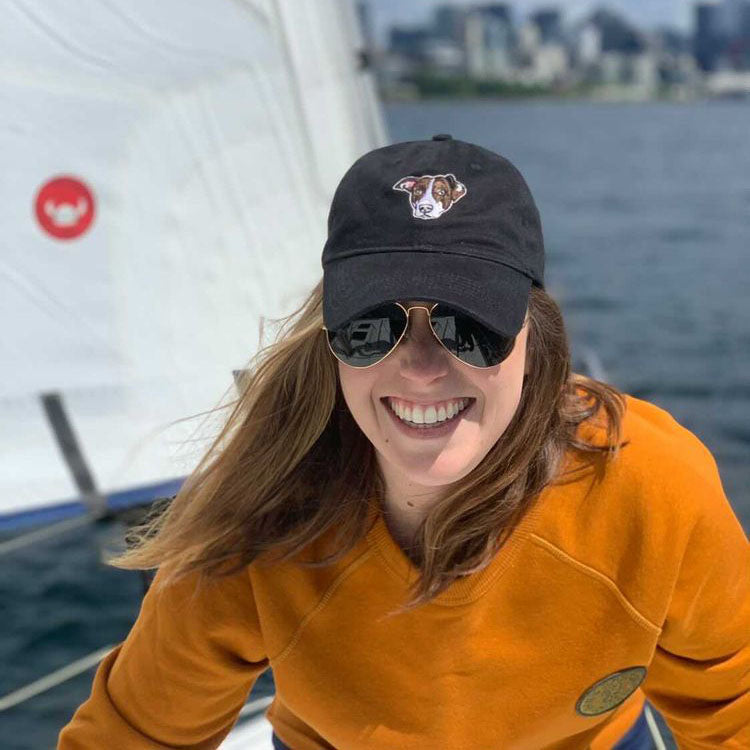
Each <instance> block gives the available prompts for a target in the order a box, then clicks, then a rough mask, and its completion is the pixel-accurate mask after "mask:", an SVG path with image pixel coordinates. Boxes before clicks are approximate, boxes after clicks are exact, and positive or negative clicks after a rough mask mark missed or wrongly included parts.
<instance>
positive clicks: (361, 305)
mask: <svg viewBox="0 0 750 750" xmlns="http://www.w3.org/2000/svg"><path fill="white" fill-rule="evenodd" d="M531 283H532V281H531V278H530V277H529V276H526V274H524V273H521V272H520V271H517V270H515V269H514V268H511V267H510V266H506V265H503V264H501V263H493V262H492V261H488V260H483V259H481V258H475V257H467V256H466V255H457V254H452V253H444V252H425V251H404V250H399V251H377V252H373V253H367V254H362V255H353V256H350V257H348V258H341V259H339V260H335V261H332V262H331V263H328V264H327V265H326V266H325V267H324V274H323V321H324V323H325V325H326V328H328V329H329V330H335V329H336V328H339V327H340V326H342V325H343V324H344V323H346V322H348V321H349V320H351V319H352V318H354V317H356V316H357V315H358V314H359V313H362V312H364V311H365V310H368V309H369V308H371V307H375V306H376V305H379V304H381V303H383V302H393V301H396V300H399V301H404V300H415V299H424V300H434V301H436V302H443V303H444V304H447V305H453V306H454V307H457V308H458V309H459V310H462V311H463V312H465V313H467V314H468V315H471V316H473V317H475V318H477V319H478V320H480V321H481V322H482V323H484V324H485V325H486V326H488V327H489V328H491V329H492V330H493V331H495V332H496V333H500V334H502V335H505V336H515V335H517V334H518V332H519V331H520V330H521V327H522V326H523V321H524V318H525V315H526V308H527V306H528V300H529V290H530V289H531Z"/></svg>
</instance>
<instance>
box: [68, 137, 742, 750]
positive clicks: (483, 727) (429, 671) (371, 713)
mask: <svg viewBox="0 0 750 750" xmlns="http://www.w3.org/2000/svg"><path fill="white" fill-rule="evenodd" d="M328 230H329V232H328V240H327V242H326V246H325V248H324V250H323V259H322V260H323V269H324V273H323V280H322V283H321V284H318V286H317V287H316V288H315V289H314V290H313V291H312V293H311V294H310V296H309V298H308V299H307V301H306V302H305V304H304V305H303V306H302V307H301V308H300V309H299V310H297V311H295V313H293V315H291V316H290V317H289V319H287V321H286V327H285V328H284V329H282V331H281V335H280V336H279V337H278V338H277V340H276V341H275V343H274V344H273V345H271V346H269V347H267V348H266V349H264V350H262V351H261V353H260V360H259V362H258V363H257V366H256V367H254V368H253V369H251V371H250V374H249V375H248V377H247V380H246V382H245V383H244V384H243V386H242V392H241V396H240V398H239V399H238V401H237V403H236V404H235V406H234V409H233V410H232V413H231V415H230V417H229V419H228V420H227V423H226V425H225V427H224V429H223V430H222V432H221V434H220V435H219V436H218V437H217V438H216V440H215V442H214V444H213V445H212V446H211V449H210V450H209V451H208V452H207V454H206V456H205V457H204V458H203V460H202V461H201V463H200V464H199V466H198V467H197V468H196V469H195V471H194V472H193V473H192V474H191V475H190V477H188V479H187V480H186V482H185V484H184V485H183V487H182V489H181V490H180V492H179V493H178V494H177V496H176V497H175V498H174V500H173V501H172V502H171V504H170V505H169V506H168V507H167V508H166V509H165V510H164V512H162V513H161V514H159V515H157V516H156V517H155V518H153V519H151V520H150V521H149V522H148V523H147V524H146V525H144V527H143V528H142V529H141V534H140V536H139V538H138V540H137V544H134V545H133V547H132V549H130V550H129V551H128V552H127V553H125V554H124V555H122V556H120V557H118V558H115V559H113V560H112V561H111V563H112V564H114V565H116V566H118V567H121V568H127V569H146V568H158V572H157V575H156V577H155V579H154V583H153V585H152V586H151V588H150V590H149V591H148V593H147V594H146V596H145V597H144V601H143V604H142V608H141V612H140V614H139V616H138V619H137V621H136V622H135V624H134V626H133V628H132V630H131V632H130V633H129V635H128V637H127V638H126V639H125V641H124V642H123V643H121V644H120V645H118V646H117V647H116V648H115V649H114V650H113V651H112V652H111V653H110V654H109V655H108V656H107V657H106V658H105V659H104V660H103V661H102V663H101V664H100V666H99V669H98V671H97V673H96V676H95V678H94V683H93V688H92V693H91V696H90V698H89V699H88V700H87V701H86V702H85V703H84V704H83V705H82V706H80V707H79V709H78V710H77V711H76V713H75V715H74V716H73V718H72V720H71V722H70V723H69V724H68V725H67V726H66V727H65V728H64V729H63V731H62V732H61V734H60V742H59V746H58V747H59V748H61V750H73V749H74V748H76V749H78V748H99V747H117V748H131V747H132V748H140V747H148V748H171V747H181V748H193V749H197V748H201V749H203V748H214V747H216V746H217V745H218V744H219V743H220V742H221V740H222V739H223V738H224V737H225V736H226V734H227V733H228V732H229V731H230V729H231V727H232V726H233V724H234V722H235V720H236V718H237V714H238V712H239V710H240V708H241V707H242V705H243V703H244V701H245V700H246V697H247V694H248V691H249V690H250V689H251V687H252V686H253V684H254V682H255V680H256V679H257V677H258V675H259V674H260V673H261V672H263V671H264V670H265V669H267V668H268V667H269V666H270V667H271V668H272V669H273V672H274V679H275V684H276V698H275V700H274V702H273V704H272V705H271V706H270V707H269V709H268V711H267V714H266V715H267V717H268V718H269V720H270V721H271V723H272V724H273V727H274V730H275V734H274V746H275V747H276V748H284V747H290V748H294V750H312V749H318V748H346V750H349V749H350V748H356V749H360V748H362V749H368V750H369V749H370V748H404V749H406V748H415V749H416V748H419V749H423V748H452V749H453V748H456V749H464V748H465V749H466V750H470V749H472V750H473V749H474V748H476V749H477V750H479V749H482V750H484V749H486V748H504V749H507V748H529V749H532V750H536V749H537V748H550V749H551V748H555V750H574V749H575V750H583V748H590V749H591V750H603V749H604V748H612V747H617V748H645V747H651V746H652V745H651V740H650V737H651V732H650V731H649V727H648V725H647V719H650V722H653V716H652V714H649V713H648V706H647V702H646V701H647V699H648V700H649V701H651V702H653V705H654V706H655V707H656V708H657V709H658V710H659V711H661V712H662V714H663V716H664V718H665V719H666V721H667V722H668V723H669V725H670V727H671V728H672V730H673V732H674V735H675V737H676V739H677V741H678V742H679V743H680V747H681V748H683V747H684V748H696V749H697V748H709V747H727V748H740V747H750V581H749V579H748V576H749V572H748V571H750V550H749V548H748V543H747V539H746V537H745V535H744V532H743V530H742V527H741V526H740V524H739V521H738V520H737V518H736V516H735V515H734V513H733V511H732V508H731V506H730V504H729V502H728V500H727V498H726V497H725V495H724V492H723V489H722V486H721V481H720V478H719V473H718V470H717V467H716V463H715V461H714V460H713V458H712V456H711V454H710V453H709V451H708V450H707V448H706V447H705V446H704V445H703V444H702V443H701V442H700V440H699V439H698V438H697V437H696V436H695V435H693V434H692V433H691V432H689V431H688V430H687V429H685V428H684V427H682V426H681V425H679V424H678V423H677V422H676V421H675V420H674V419H673V418H672V417H671V416H670V415H669V414H668V413H667V412H666V411H664V410H663V409H660V408H659V407H657V406H655V405H653V404H650V403H648V402H646V401H643V400H640V399H637V398H633V397H632V396H629V395H627V394H622V393H620V392H618V391H617V390H616V389H615V388H614V387H612V386H611V385H607V384H605V383H602V382H598V381H596V380H592V379H590V378H587V377H583V376H581V375H578V374H575V373H571V372H570V364H569V362H570V359H569V353H568V343H567V338H566V333H565V328H564V325H563V321H562V318H561V316H560V311H559V308H558V307H557V305H556V304H555V302H554V301H553V300H552V299H551V298H550V297H549V296H548V295H547V294H546V292H545V291H544V278H543V270H544V247H543V239H542V231H541V224H540V220H539V214H538V211H537V209H536V206H535V204H534V200H533V198H532V196H531V193H530V191H529V189H528V186H527V185H526V182H525V181H524V179H523V177H522V176H521V174H520V173H519V172H518V170H517V169H516V168H515V167H514V166H513V165H512V164H511V163H510V162H508V161H507V160H506V159H504V158H503V157H501V156H499V155H497V154H494V153H492V152H490V151H487V150H486V149H483V148H480V147H479V146H476V145H473V144H469V143H465V142H462V141H458V140H454V139H452V138H451V137H450V136H447V135H438V136H435V137H434V138H433V139H432V140H428V141H416V142H408V143H399V144H395V145H391V146H388V147H385V148H381V149H377V150H375V151H372V152H370V153H368V154H365V155H364V156H363V157H361V158H360V159H359V160H357V162H355V164H354V165H353V166H352V167H351V168H350V169H349V171H348V172H347V173H346V175H345V176H344V177H343V179H342V181H341V183H340V184H339V186H338V188H337V191H336V194H335V196H334V199H333V202H332V205H331V212H330V215H329V221H328Z"/></svg>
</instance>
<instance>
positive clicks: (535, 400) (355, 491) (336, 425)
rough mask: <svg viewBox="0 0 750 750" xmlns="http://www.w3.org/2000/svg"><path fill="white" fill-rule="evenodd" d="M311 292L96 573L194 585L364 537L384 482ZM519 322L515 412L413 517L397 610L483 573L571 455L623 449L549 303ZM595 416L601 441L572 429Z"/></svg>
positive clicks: (615, 408)
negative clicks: (520, 365)
mask: <svg viewBox="0 0 750 750" xmlns="http://www.w3.org/2000/svg"><path fill="white" fill-rule="evenodd" d="M322 289H323V283H322V280H321V281H320V282H319V283H318V284H317V285H316V286H315V288H314V289H313V290H312V292H311V293H310V295H309V296H308V297H307V299H306V300H305V301H304V303H303V304H302V305H301V306H300V307H299V308H298V309H297V310H295V311H294V312H292V313H291V314H290V315H289V316H287V317H286V318H282V319H280V321H281V327H280V329H279V331H278V333H277V335H276V337H275V339H274V341H273V342H272V343H271V344H269V345H266V346H261V347H260V348H259V350H258V352H257V353H256V354H255V355H254V357H253V358H252V359H251V360H250V364H249V365H248V367H247V368H246V370H245V371H244V376H243V378H242V379H241V380H240V383H239V385H238V391H239V397H238V398H236V399H234V400H233V401H231V403H229V404H228V405H226V406H223V407H217V408H220V409H221V408H226V409H231V411H230V413H229V416H228V417H227V418H226V420H225V421H224V422H223V425H222V427H221V429H220V432H219V434H218V435H217V436H216V437H215V438H214V439H213V442H212V443H211V446H210V447H209V449H208V450H207V451H206V452H205V454H204V455H203V457H202V458H201V460H200V461H199V463H198V465H197V466H196V468H195V469H194V470H193V471H192V472H191V474H190V475H189V476H188V477H187V478H186V480H185V482H184V483H183V485H182V487H181V489H180V490H179V492H178V493H177V495H176V496H175V497H174V498H173V499H172V500H171V501H169V502H161V503H155V504H154V506H153V507H152V512H151V514H150V515H149V516H148V517H147V518H146V519H145V521H144V522H143V523H142V524H140V525H139V526H137V527H136V528H135V529H133V530H131V532H130V534H129V535H128V538H127V541H128V542H129V549H127V550H126V551H125V552H124V553H121V554H118V555H115V556H113V557H110V558H109V559H108V560H107V562H108V564H110V565H112V566H115V567H118V568H124V569H133V570H137V569H150V568H156V567H160V568H164V569H165V571H164V574H163V575H162V576H160V579H161V585H162V586H165V585H167V584H169V583H170V582H172V581H176V580H178V579H179V578H182V577H183V576H185V575H187V574H189V573H192V572H196V571H198V572H200V574H201V575H200V578H201V580H203V579H204V576H205V577H207V578H211V577H213V578H219V577H222V576H225V575H231V574H232V573H236V572H237V571H239V570H240V569H241V568H243V567H244V566H246V565H249V564H250V563H252V562H253V561H254V560H256V558H257V559H258V564H259V565H260V564H274V563H276V562H280V561H287V560H290V559H292V558H296V557H297V556H298V553H300V552H301V551H302V550H303V548H305V547H306V546H307V545H308V544H310V543H311V542H313V541H315V540H317V539H319V538H321V537H322V536H323V535H324V534H326V533H327V532H328V531H329V530H331V532H332V534H335V535H334V536H333V537H332V538H333V543H332V548H331V550H332V551H331V553H330V554H328V555H324V556H322V557H319V558H317V559H314V560H305V561H299V560H296V562H297V563H298V564H299V565H302V566H304V567H320V566H322V565H330V564H332V563H334V562H336V561H338V560H340V559H341V558H342V557H343V556H344V555H346V554H347V553H348V552H349V551H350V550H352V549H353V548H354V547H355V546H356V545H357V543H358V542H359V541H360V540H361V539H362V538H363V536H364V535H365V534H366V533H367V532H368V531H369V529H370V528H371V521H372V514H371V513H369V510H371V503H379V502H380V500H381V498H382V497H383V492H384V484H383V478H382V475H381V473H380V470H379V467H378V465H377V462H376V460H375V451H374V448H373V446H372V444H371V443H370V441H369V440H368V438H367V437H366V436H365V435H364V433H363V432H362V431H361V430H360V428H359V426H358V425H357V423H356V422H355V421H354V418H353V417H352V415H351V413H350V412H349V409H348V407H347V405H346V402H345V401H344V398H343V394H342V391H341V387H340V384H339V379H338V366H337V362H336V360H335V359H334V357H333V356H332V354H331V352H330V351H329V349H328V346H327V343H326V340H325V335H326V334H325V331H323V330H322V328H321V327H322V325H323V317H322ZM528 317H529V333H528V340H527V375H526V378H525V381H524V386H523V391H522V396H521V401H520V403H519V405H518V408H517V410H516V413H515V415H514V417H513V419H512V421H511V423H510V424H509V425H508V427H507V429H506V430H505V432H504V433H503V435H502V436H501V438H500V439H499V440H498V441H497V442H496V444H495V445H494V446H493V447H492V448H491V449H490V451H489V452H488V453H487V455H486V456H485V457H484V459H483V460H482V461H481V462H480V463H479V465H478V466H476V467H475V469H474V470H473V471H471V472H470V473H469V474H468V475H467V476H465V477H463V478H462V479H461V480H459V481H456V482H455V483H453V484H452V485H450V486H449V487H448V488H447V490H446V494H445V495H444V497H442V498H441V501H440V502H439V503H437V504H436V505H435V506H433V507H432V508H431V509H430V510H429V512H428V513H427V515H426V517H425V518H424V519H423V521H422V523H421V525H420V526H419V528H418V530H417V532H416V534H415V562H416V564H417V566H418V568H419V570H420V574H421V575H420V577H419V578H418V579H417V580H416V581H415V582H414V584H413V586H412V587H411V590H410V594H411V599H410V600H409V601H408V602H407V603H406V604H405V605H404V606H403V607H402V608H401V609H400V610H398V611H401V612H403V611H407V610H409V609H413V608H414V607H417V606H419V605H420V604H423V603H427V602H429V601H430V600H431V599H433V598H434V597H435V596H437V595H438V594H439V593H440V592H441V591H443V590H444V589H445V588H447V587H448V586H449V585H450V584H451V582H452V581H453V580H455V579H456V578H458V577H460V576H463V575H467V574H469V573H472V572H474V571H477V570H481V569H482V568H484V567H485V566H486V565H488V564H489V562H490V561H491V560H492V558H493V557H494V555H496V554H497V552H498V551H499V550H500V549H501V548H502V546H503V545H504V544H505V542H506V540H507V539H508V537H509V536H510V534H511V533H512V531H513V529H515V527H516V526H517V525H518V523H519V522H520V520H521V519H522V518H523V516H524V515H525V513H526V512H527V511H528V510H529V509H530V507H531V505H532V504H533V503H534V501H535V500H536V499H537V498H538V496H539V494H540V492H541V490H542V489H543V488H544V487H545V486H547V485H548V484H549V483H550V482H552V481H554V480H555V479H556V478H558V477H559V476H560V475H561V469H562V468H563V464H564V457H565V456H566V455H567V454H568V452H569V451H577V452H579V454H581V453H582V454H584V455H586V456H588V457H590V458H591V460H593V461H595V462H601V461H602V460H604V461H607V460H614V458H616V456H617V454H618V452H619V449H620V448H621V447H622V445H621V444H620V437H621V420H622V415H623V414H624V410H625V400H624V397H623V394H622V393H621V392H620V391H618V390H617V389H616V388H615V387H614V386H611V385H609V384H607V383H604V382H601V381H598V380H595V379H592V378H589V377H586V376H584V375H580V374H576V373H573V372H571V369H570V368H571V366H570V354H569V345H568V338H567V333H566V330H565V326H564V323H563V318H562V314H561V312H560V308H559V307H558V305H557V303H556V302H555V301H554V300H553V299H552V297H551V296H549V294H547V293H546V292H545V291H544V290H542V289H540V288H538V287H536V286H533V287H532V289H531V293H530V296H529V309H528ZM277 322H279V321H277ZM600 409H603V412H604V414H605V415H606V419H605V423H604V426H605V428H606V437H607V441H606V442H605V444H603V445H602V444H599V443H593V442H587V441H585V440H582V439H581V435H580V434H578V431H577V427H578V425H580V424H581V423H582V422H584V421H585V420H588V419H592V422H593V418H596V416H597V415H598V413H599V412H600ZM602 456H603V458H602ZM368 518H369V519H370V522H368ZM328 536H330V535H327V536H326V539H327V538H328ZM261 555H262V556H263V557H261Z"/></svg>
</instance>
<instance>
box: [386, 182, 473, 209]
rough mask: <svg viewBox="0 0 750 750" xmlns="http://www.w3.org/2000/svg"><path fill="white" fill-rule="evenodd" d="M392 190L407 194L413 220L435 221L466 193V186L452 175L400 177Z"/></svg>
mask: <svg viewBox="0 0 750 750" xmlns="http://www.w3.org/2000/svg"><path fill="white" fill-rule="evenodd" d="M393 189H394V190H403V191H404V192H405V193H408V194H409V203H410V204H411V210H412V213H411V215H412V216H413V217H414V218H415V219H437V218H438V217H439V216H442V215H443V214H444V213H445V212H446V211H448V210H449V209H450V208H451V207H452V206H453V204H454V203H457V202H458V201H460V200H461V198H463V197H464V196H465V195H466V193H467V190H466V185H464V184H463V182H459V181H458V180H457V179H456V177H455V176H454V175H452V174H426V175H422V176H421V177H402V178H401V179H400V180H399V181H398V182H397V183H396V184H395V185H394V186H393Z"/></svg>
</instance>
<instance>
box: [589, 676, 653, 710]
mask: <svg viewBox="0 0 750 750" xmlns="http://www.w3.org/2000/svg"><path fill="white" fill-rule="evenodd" d="M646 671H647V670H646V667H628V668H627V669H621V670H620V671H619V672H613V673H612V674H610V675H607V676H606V677H603V678H602V679H601V680H599V681H598V682H595V683H594V684H593V685H592V686H591V687H590V688H588V689H587V690H584V691H583V694H582V695H581V697H580V698H579V699H578V701H577V702H576V711H577V712H578V713H579V714H581V716H598V715H599V714H603V713H605V712H606V711H611V710H612V709H613V708H617V706H619V705H620V704H621V703H622V702H623V701H624V700H625V699H626V698H628V697H629V696H630V695H631V694H632V693H633V691H634V690H635V689H636V688H637V687H638V686H639V685H640V684H641V683H642V682H643V680H644V679H645V678H646Z"/></svg>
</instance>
